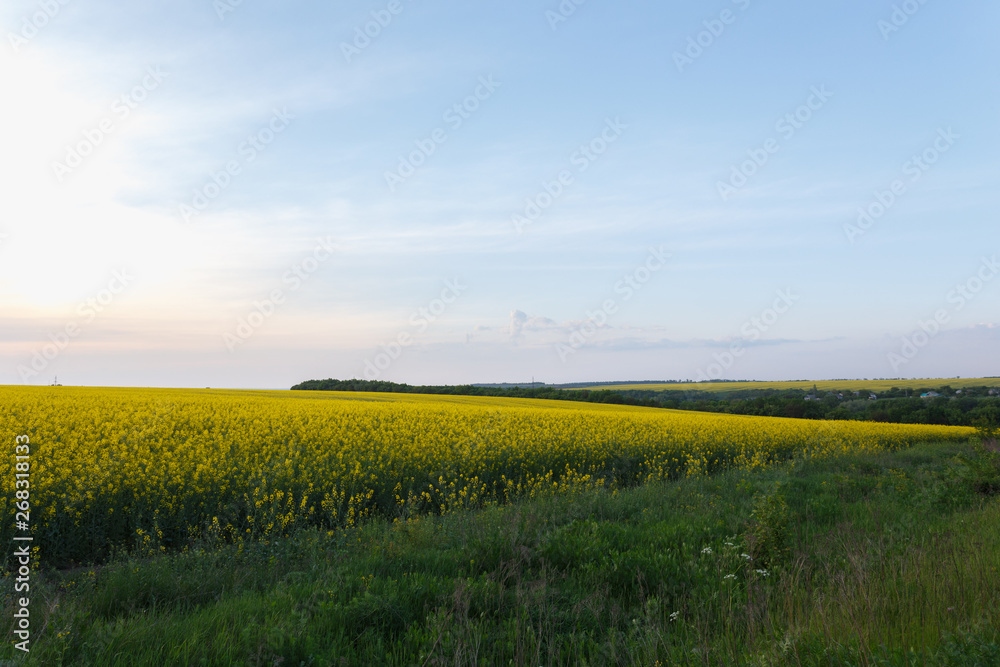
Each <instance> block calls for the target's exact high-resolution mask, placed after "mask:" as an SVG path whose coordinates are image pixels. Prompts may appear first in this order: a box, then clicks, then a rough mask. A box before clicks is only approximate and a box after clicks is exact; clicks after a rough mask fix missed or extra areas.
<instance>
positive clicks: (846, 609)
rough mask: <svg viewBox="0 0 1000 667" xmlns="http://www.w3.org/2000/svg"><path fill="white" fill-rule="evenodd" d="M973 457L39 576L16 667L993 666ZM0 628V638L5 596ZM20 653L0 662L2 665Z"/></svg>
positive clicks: (419, 522)
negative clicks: (26, 647) (27, 645)
mask: <svg viewBox="0 0 1000 667" xmlns="http://www.w3.org/2000/svg"><path fill="white" fill-rule="evenodd" d="M987 455H988V453H985V452H982V451H979V452H976V451H974V449H973V447H972V445H971V444H963V443H947V444H922V445H918V446H916V447H913V448H911V449H906V450H901V451H896V452H885V453H878V454H855V455H845V456H840V457H836V458H832V459H825V460H819V461H816V460H813V461H807V460H802V459H798V460H793V461H790V462H786V463H783V464H780V465H775V466H772V467H770V468H768V469H766V470H763V471H757V472H749V471H746V470H743V471H739V470H731V471H726V472H721V473H718V474H715V475H712V476H708V477H699V478H691V479H681V480H675V481H667V482H651V483H648V484H646V485H643V486H640V487H637V488H633V489H628V490H620V491H617V492H612V491H606V490H589V491H586V492H582V491H581V492H577V493H572V492H571V493H562V494H552V495H547V496H540V497H538V496H536V497H535V498H530V499H522V500H519V501H516V502H514V503H512V504H509V505H505V506H490V507H486V508H485V509H481V510H478V511H471V510H459V511H455V512H452V513H449V514H446V515H444V516H426V515H424V516H418V515H414V516H405V515H404V516H400V517H399V518H398V519H396V520H395V521H394V522H390V521H385V520H378V521H370V522H368V523H365V524H363V525H360V526H358V527H355V528H351V529H347V530H338V531H332V532H328V531H321V530H316V529H306V530H302V531H299V532H296V533H295V534H294V535H293V536H292V537H290V538H280V539H274V540H270V541H263V542H259V543H244V544H242V545H239V546H234V545H232V544H225V543H222V542H212V541H210V540H203V541H202V542H200V543H198V544H196V545H194V546H193V547H191V548H189V549H187V550H186V551H185V552H184V553H174V554H166V555H165V554H156V553H154V551H155V550H153V549H150V550H149V551H148V552H147V553H145V554H143V553H139V552H132V553H129V554H121V555H119V556H118V558H116V559H115V560H114V561H113V562H111V563H109V564H106V565H104V566H100V567H95V568H89V569H88V568H82V569H74V570H50V571H44V572H40V573H36V574H35V575H33V580H32V604H31V613H32V628H33V634H32V644H31V652H30V653H29V654H28V655H27V656H23V655H20V652H19V651H15V650H14V649H13V647H12V645H11V643H10V642H8V643H7V644H6V646H4V647H3V649H2V652H0V658H4V659H8V660H13V662H14V664H22V663H23V664H31V665H135V666H139V665H150V666H152V665H156V666H160V665H277V664H281V665H303V664H304V665H445V664H448V665H475V664H479V665H508V664H513V665H656V664H660V665H670V664H690V665H733V664H746V665H788V664H791V665H925V664H926V665H977V664H978V665H996V664H1000V632H998V630H997V628H998V627H1000V571H998V568H1000V502H998V497H997V496H995V495H993V496H990V495H985V494H982V493H978V492H977V491H976V489H975V488H974V484H973V483H972V481H970V478H969V475H968V470H969V466H968V465H967V464H963V463H961V462H960V460H959V458H958V457H960V456H962V457H965V459H966V460H967V461H968V460H979V459H976V457H982V456H987ZM4 590H5V593H6V595H5V600H4V604H5V608H4V611H3V618H4V619H8V620H7V624H8V625H10V626H12V623H11V621H10V619H11V618H12V613H13V608H14V607H13V601H12V592H11V590H12V582H11V581H10V580H9V579H8V580H7V581H5V582H4ZM16 654H17V655H16Z"/></svg>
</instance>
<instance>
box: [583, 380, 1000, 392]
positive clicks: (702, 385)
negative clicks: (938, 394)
mask: <svg viewBox="0 0 1000 667" xmlns="http://www.w3.org/2000/svg"><path fill="white" fill-rule="evenodd" d="M813 386H815V387H816V388H817V389H819V390H820V391H871V392H879V391H886V390H888V389H892V388H893V387H898V388H899V389H922V388H927V389H937V388H938V387H943V386H950V387H951V388H952V389H962V388H964V387H1000V378H961V379H959V378H944V379H936V380H818V381H813V380H789V381H776V382H650V383H639V384H602V385H594V386H591V387H574V389H590V390H593V391H596V390H601V389H609V390H616V389H617V390H628V389H643V390H647V391H749V390H753V389H776V390H788V389H802V390H805V391H808V390H810V389H812V388H813Z"/></svg>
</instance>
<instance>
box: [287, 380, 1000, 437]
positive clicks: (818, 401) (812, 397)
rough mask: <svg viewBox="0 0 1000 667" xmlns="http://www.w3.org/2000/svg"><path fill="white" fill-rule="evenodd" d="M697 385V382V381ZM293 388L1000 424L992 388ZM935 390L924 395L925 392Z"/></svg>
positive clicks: (333, 384) (317, 383) (314, 383)
mask: <svg viewBox="0 0 1000 667" xmlns="http://www.w3.org/2000/svg"><path fill="white" fill-rule="evenodd" d="M694 386H697V385H694ZM292 389H293V390H312V391H375V392H386V393H403V394H443V395H451V396H501V397H507V398H542V399H551V400H558V401H582V402H587V403H610V404H615V405H636V406H642V407H649V408H668V409H673V410H698V411H702V412H723V413H728V414H738V415H758V416H766V417H792V418H795V419H854V420H859V421H876V422H896V423H902V424H942V425H951V426H976V425H980V424H983V423H990V424H998V423H1000V396H997V395H996V394H997V391H996V389H993V388H991V387H967V388H963V389H957V390H956V389H952V388H951V387H949V386H942V387H926V388H923V389H916V390H911V389H897V388H893V389H890V390H888V391H883V392H879V393H878V394H877V395H876V397H875V398H874V399H873V398H870V393H869V392H868V391H860V392H857V393H855V392H850V391H847V392H839V391H816V390H813V391H803V390H800V389H787V390H781V389H746V390H739V391H730V392H717V391H697V390H694V389H688V390H677V391H674V390H668V391H664V390H644V389H627V390H609V389H601V390H597V391H594V390H587V389H582V390H576V389H572V390H570V389H557V388H555V387H480V386H475V385H441V386H430V385H408V384H398V383H395V382H385V381H379V380H334V379H327V380H307V381H306V382H302V383H299V384H297V385H295V386H294V387H292ZM932 391H933V392H935V393H937V394H940V395H939V396H930V397H925V398H921V397H920V395H921V394H926V393H930V392H932Z"/></svg>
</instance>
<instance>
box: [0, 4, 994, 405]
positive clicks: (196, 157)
mask: <svg viewBox="0 0 1000 667" xmlns="http://www.w3.org/2000/svg"><path fill="white" fill-rule="evenodd" d="M998 20H1000V6H997V5H996V3H990V2H986V1H985V0H981V1H965V2H963V1H960V2H955V3H951V4H947V5H946V4H944V3H941V2H936V1H934V0H927V1H926V2H924V3H922V4H921V3H920V2H919V0H910V1H909V2H896V3H893V2H883V1H878V2H860V1H850V2H843V3H837V4H828V3H827V4H815V3H807V4H806V3H795V2H790V1H773V2H768V3H765V2H760V1H758V0H738V1H737V2H731V1H729V0H726V1H718V2H712V3H701V2H699V3H695V2H679V3H653V2H633V3H609V2H601V1H599V0H586V1H584V2H581V3H580V4H576V2H574V0H565V2H563V3H562V4H560V3H559V2H556V1H554V0H553V1H550V2H538V3H530V2H517V1H514V2H505V3H499V2H485V3H457V2H439V3H434V2H426V1H424V2H421V1H418V0H398V1H397V2H390V1H389V0H377V1H369V0H364V1H359V2H352V3H319V2H304V1H303V2H281V3H278V2H265V1H263V0H260V1H253V0H243V1H242V2H240V3H238V4H237V3H236V2H234V1H233V0H217V1H215V2H213V1H212V0H182V1H173V2H169V3H168V2H143V3H135V4H134V5H122V4H121V3H111V2H101V1H91V2H80V1H79V0H63V1H62V2H60V0H49V1H47V2H39V1H35V0H10V1H8V2H5V3H4V5H3V6H2V8H0V28H2V34H3V36H4V39H3V43H2V44H0V86H2V90H3V91H4V96H5V97H4V104H3V105H2V108H0V119H2V120H3V124H2V126H3V128H4V130H5V132H4V136H5V138H4V144H5V150H4V160H3V161H2V164H0V285H2V291H0V309H2V310H0V318H2V320H0V383H6V384H21V383H27V384H47V383H49V382H51V381H52V378H53V377H54V376H55V375H58V376H59V378H60V381H61V382H64V383H67V384H94V385H136V386H195V387H197V386H216V387H287V386H289V385H291V384H293V383H295V382H298V381H300V380H304V379H308V378H315V377H338V378H345V377H368V378H372V379H373V378H376V377H377V378H379V379H390V380H395V381H400V382H409V383H415V384H420V383H444V382H448V383H452V382H501V381H525V380H529V379H531V378H532V377H534V378H535V379H536V380H543V381H547V382H576V381H588V380H594V381H598V380H615V379H622V380H624V379H705V378H716V377H725V378H733V379H753V378H756V379H825V378H842V377H858V378H861V377H870V378H874V377H943V376H944V377H952V376H963V377H972V376H983V375H1000V354H998V348H1000V327H998V321H1000V315H998V311H997V308H996V304H997V297H998V295H1000V275H995V274H997V273H998V269H997V268H996V265H995V263H996V257H997V254H998V253H1000V227H998V225H997V217H996V214H995V210H996V200H997V196H996V191H997V186H996V184H997V182H998V181H1000V168H998V160H997V155H1000V123H997V121H996V119H997V117H998V111H1000V87H998V85H997V84H998V77H1000V75H998V74H997V69H996V67H995V64H996V63H997V62H998V55H1000V46H998V44H997V41H996V39H995V33H996V27H997V25H998ZM366 31H367V33H368V34H367V35H366V34H365V32H366ZM859 209H861V210H867V211H868V212H869V216H870V217H868V218H862V219H861V222H860V223H859Z"/></svg>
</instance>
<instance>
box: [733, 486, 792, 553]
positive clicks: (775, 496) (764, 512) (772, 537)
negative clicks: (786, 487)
mask: <svg viewBox="0 0 1000 667" xmlns="http://www.w3.org/2000/svg"><path fill="white" fill-rule="evenodd" d="M788 522H789V512H788V504H787V503H786V502H785V499H784V497H783V496H782V495H781V487H780V484H775V485H774V488H773V489H771V490H770V491H769V492H767V493H762V494H758V495H756V496H755V497H754V502H753V510H752V511H751V513H750V521H749V522H748V525H747V527H746V530H745V531H744V533H743V538H744V540H745V541H746V543H747V547H748V550H749V552H750V555H751V557H752V558H753V560H754V562H755V564H757V565H760V566H762V567H774V566H776V565H778V564H780V563H781V562H783V561H785V560H786V559H787V558H788V555H789V548H788Z"/></svg>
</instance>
